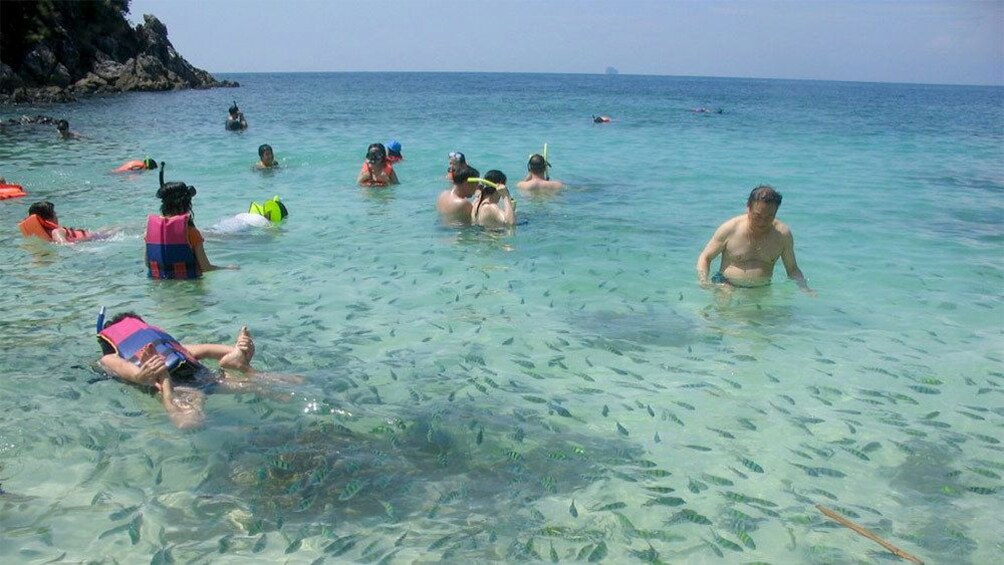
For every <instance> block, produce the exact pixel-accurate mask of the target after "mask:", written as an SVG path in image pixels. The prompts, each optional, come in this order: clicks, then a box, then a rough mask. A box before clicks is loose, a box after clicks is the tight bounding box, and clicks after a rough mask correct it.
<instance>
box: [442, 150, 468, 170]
mask: <svg viewBox="0 0 1004 565" xmlns="http://www.w3.org/2000/svg"><path fill="white" fill-rule="evenodd" d="M446 157H447V159H449V161H450V170H451V171H456V170H458V169H460V168H461V166H462V165H466V164H467V157H464V154H463V153H461V152H460V151H450V154H449V155H447V156H446Z"/></svg>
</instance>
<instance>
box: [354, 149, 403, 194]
mask: <svg viewBox="0 0 1004 565" xmlns="http://www.w3.org/2000/svg"><path fill="white" fill-rule="evenodd" d="M356 183H357V184H359V186H377V187H379V186H388V185H392V184H398V183H399V181H398V180H397V173H395V172H394V166H393V165H391V164H390V162H389V161H388V160H387V149H386V148H385V147H384V146H383V144H382V143H371V144H370V146H369V147H368V148H367V149H366V160H365V161H363V166H362V168H361V169H359V176H358V178H356Z"/></svg>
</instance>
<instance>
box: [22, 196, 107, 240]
mask: <svg viewBox="0 0 1004 565" xmlns="http://www.w3.org/2000/svg"><path fill="white" fill-rule="evenodd" d="M18 228H20V230H21V234H23V235H24V236H25V237H31V236H34V237H38V238H40V239H44V240H45V241H51V242H53V243H78V242H81V241H89V240H91V239H95V238H97V237H100V236H101V235H103V234H102V233H101V232H89V231H87V230H81V229H76V228H67V227H63V226H60V225H59V216H57V215H56V207H55V206H54V205H53V204H52V202H49V201H43V202H36V203H34V204H32V205H31V206H30V207H29V208H28V217H27V218H25V219H23V220H21V222H20V223H19V224H18Z"/></svg>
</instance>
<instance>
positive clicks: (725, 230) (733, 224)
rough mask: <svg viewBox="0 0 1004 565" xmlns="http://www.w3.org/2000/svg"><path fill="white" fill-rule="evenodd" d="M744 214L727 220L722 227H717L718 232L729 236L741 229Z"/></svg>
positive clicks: (744, 218) (743, 223) (743, 222)
mask: <svg viewBox="0 0 1004 565" xmlns="http://www.w3.org/2000/svg"><path fill="white" fill-rule="evenodd" d="M745 221H746V214H740V215H738V216H736V217H734V218H729V219H728V220H725V221H724V222H722V225H720V226H718V232H719V233H721V234H725V235H731V234H733V233H735V232H736V231H738V230H739V229H741V228H742V227H743V226H744V225H745Z"/></svg>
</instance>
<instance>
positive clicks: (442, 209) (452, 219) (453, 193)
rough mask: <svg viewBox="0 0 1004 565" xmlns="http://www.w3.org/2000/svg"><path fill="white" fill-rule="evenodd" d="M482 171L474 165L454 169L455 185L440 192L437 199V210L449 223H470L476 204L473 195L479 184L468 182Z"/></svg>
mask: <svg viewBox="0 0 1004 565" xmlns="http://www.w3.org/2000/svg"><path fill="white" fill-rule="evenodd" d="M478 176H480V173H479V172H478V170H477V169H475V168H473V167H468V166H466V165H464V166H463V167H461V168H460V169H458V170H455V171H453V186H451V187H450V188H448V189H446V190H444V191H443V192H442V193H440V195H439V198H437V199H436V211H438V212H439V215H440V217H442V219H443V221H444V222H445V223H447V224H461V225H463V224H470V223H471V212H472V211H473V207H474V205H473V204H472V203H471V197H472V196H474V192H475V191H476V190H477V185H475V184H474V183H471V182H467V181H468V180H469V179H472V178H477V177H478Z"/></svg>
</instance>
